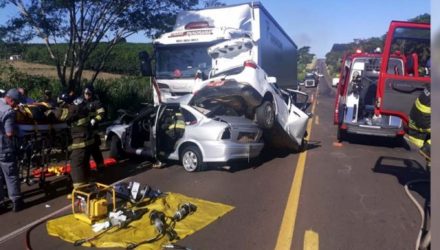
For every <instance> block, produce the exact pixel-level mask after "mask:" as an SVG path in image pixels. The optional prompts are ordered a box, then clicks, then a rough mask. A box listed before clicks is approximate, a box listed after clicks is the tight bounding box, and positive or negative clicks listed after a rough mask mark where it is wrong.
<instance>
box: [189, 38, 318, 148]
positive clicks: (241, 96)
mask: <svg viewBox="0 0 440 250" xmlns="http://www.w3.org/2000/svg"><path fill="white" fill-rule="evenodd" d="M252 46H253V42H252V40H251V39H246V38H240V39H234V40H231V41H226V42H224V43H221V44H218V45H215V46H214V47H211V48H210V49H209V50H208V53H209V54H210V56H211V57H213V59H215V63H214V65H217V66H215V67H214V66H213V69H212V71H211V73H210V79H208V80H206V81H204V82H202V85H201V86H200V87H198V90H197V91H195V92H194V94H193V98H192V99H191V100H190V102H189V104H190V105H192V106H196V107H202V108H208V109H209V108H210V107H211V106H212V105H218V104H219V103H220V104H222V105H224V106H227V107H231V108H233V109H234V110H236V111H237V113H238V114H239V115H244V116H245V117H247V118H248V119H251V120H254V121H255V122H256V123H257V124H258V125H259V126H260V127H261V128H263V129H272V128H273V127H274V124H275V122H278V123H279V125H280V126H281V127H282V129H283V130H284V131H285V132H286V133H287V134H288V135H289V137H290V138H291V139H292V140H293V141H294V142H295V143H296V144H297V145H302V143H303V139H304V135H305V132H306V126H307V121H308V119H309V118H310V115H309V114H306V113H305V112H304V109H305V106H306V105H305V104H306V102H307V99H308V98H307V97H308V96H307V94H306V93H304V92H300V91H297V90H292V89H285V90H284V89H280V88H278V87H277V84H276V78H275V77H269V76H268V75H267V74H266V73H265V71H264V70H263V69H262V68H260V67H259V66H258V65H257V64H256V63H254V62H253V61H252V60H246V59H247V58H249V57H250V51H251V49H252ZM232 58H234V59H233V60H232ZM237 58H241V59H242V60H241V62H242V63H241V64H240V65H237V61H238V60H237ZM300 98H302V99H304V102H303V105H301V106H303V107H298V106H297V105H298V99H300ZM301 108H303V110H302V109H301Z"/></svg>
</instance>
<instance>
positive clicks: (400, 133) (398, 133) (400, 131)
mask: <svg viewBox="0 0 440 250" xmlns="http://www.w3.org/2000/svg"><path fill="white" fill-rule="evenodd" d="M404 134H405V130H399V131H398V132H397V135H404Z"/></svg>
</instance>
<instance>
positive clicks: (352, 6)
mask: <svg viewBox="0 0 440 250" xmlns="http://www.w3.org/2000/svg"><path fill="white" fill-rule="evenodd" d="M250 1H251V0H248V1H243V0H220V2H224V3H226V4H237V3H243V2H250ZM433 1H434V2H435V0H433ZM260 2H262V3H263V5H264V6H265V7H266V9H267V10H268V11H269V12H270V13H271V15H272V16H273V17H274V18H275V19H276V20H277V21H278V23H279V24H280V25H281V26H282V27H283V29H284V30H285V31H286V32H287V34H289V35H290V36H291V37H292V39H293V40H294V41H295V42H296V44H297V45H298V46H299V47H302V46H310V47H311V52H312V53H315V54H316V55H317V56H318V57H324V56H325V53H327V52H328V51H330V49H331V47H332V45H333V44H334V43H346V42H351V41H353V39H354V38H369V37H373V36H381V35H383V34H385V32H386V30H387V28H388V25H389V23H390V21H391V20H407V19H409V18H412V17H415V16H417V15H420V14H423V13H431V8H430V1H429V0H367V1H359V0H261V1H260ZM436 6H438V4H437V5H433V7H434V9H438V8H437V7H436ZM433 12H435V11H433ZM438 12H439V11H437V13H438ZM15 13H16V9H15V8H14V7H7V8H4V9H0V24H4V22H5V20H6V19H7V18H8V17H10V16H12V15H14V14H15ZM434 30H436V29H434ZM128 41H130V42H146V41H148V39H147V37H145V36H144V35H143V34H137V35H134V36H132V37H130V38H129V39H128Z"/></svg>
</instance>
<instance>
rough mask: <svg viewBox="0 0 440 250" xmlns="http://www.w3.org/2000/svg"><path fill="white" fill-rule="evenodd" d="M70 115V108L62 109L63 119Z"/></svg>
mask: <svg viewBox="0 0 440 250" xmlns="http://www.w3.org/2000/svg"><path fill="white" fill-rule="evenodd" d="M68 115H69V109H61V117H60V120H61V121H65V120H66V119H67V116H68Z"/></svg>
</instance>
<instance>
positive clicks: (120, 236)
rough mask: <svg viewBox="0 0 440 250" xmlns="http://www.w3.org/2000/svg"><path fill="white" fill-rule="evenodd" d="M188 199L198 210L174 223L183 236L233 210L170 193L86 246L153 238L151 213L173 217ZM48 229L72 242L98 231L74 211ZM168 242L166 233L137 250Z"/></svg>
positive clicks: (127, 243) (120, 245)
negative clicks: (134, 218)
mask: <svg viewBox="0 0 440 250" xmlns="http://www.w3.org/2000/svg"><path fill="white" fill-rule="evenodd" d="M186 202H191V203H193V204H194V205H196V206H197V210H196V211H195V212H194V213H193V214H191V215H188V216H187V217H185V218H184V219H183V220H181V221H179V222H177V223H176V224H175V227H174V231H175V232H176V233H177V235H178V237H179V238H180V239H183V238H185V237H186V236H188V235H191V234H193V233H195V232H197V231H198V230H200V229H202V228H204V227H205V226H207V225H209V224H210V223H212V222H214V221H215V220H217V219H218V218H220V217H221V216H223V215H225V214H226V213H228V212H229V211H231V210H232V209H233V207H232V206H228V205H224V204H221V203H214V202H210V201H205V200H201V199H195V198H191V197H188V196H184V195H182V194H176V193H168V195H166V196H165V197H162V198H159V199H157V200H156V201H154V202H153V203H151V204H149V205H147V206H146V208H147V209H148V212H147V213H146V214H144V215H143V216H142V218H141V219H139V220H137V221H133V222H131V223H130V224H129V225H128V226H127V227H126V228H122V229H118V228H116V227H115V228H113V229H110V230H109V231H108V232H106V233H104V234H102V235H101V236H99V237H98V238H97V239H94V240H92V241H90V242H86V243H84V244H83V246H88V247H92V246H93V247H122V248H126V247H127V246H128V245H129V244H131V243H137V242H142V241H145V240H148V239H151V238H154V237H155V236H156V235H157V232H156V230H155V228H154V226H152V225H151V224H150V219H149V215H150V212H151V211H152V210H158V211H162V212H164V213H165V214H166V215H167V216H169V217H172V216H173V214H174V213H175V211H176V210H177V209H178V207H179V204H183V203H186ZM46 228H47V232H48V234H49V235H52V236H55V237H59V238H61V239H63V240H65V241H68V242H71V243H73V242H75V241H77V240H80V239H84V238H88V237H91V236H93V235H96V234H97V233H95V232H93V231H92V227H91V225H89V224H87V223H85V222H82V221H80V220H77V219H75V218H74V217H73V215H72V214H70V215H66V216H63V217H60V218H56V219H53V220H50V221H48V222H47V225H46ZM166 243H169V239H168V237H167V236H164V237H162V238H160V239H159V240H157V241H155V242H153V243H148V244H143V245H140V246H139V247H137V248H136V249H162V245H164V244H166Z"/></svg>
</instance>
